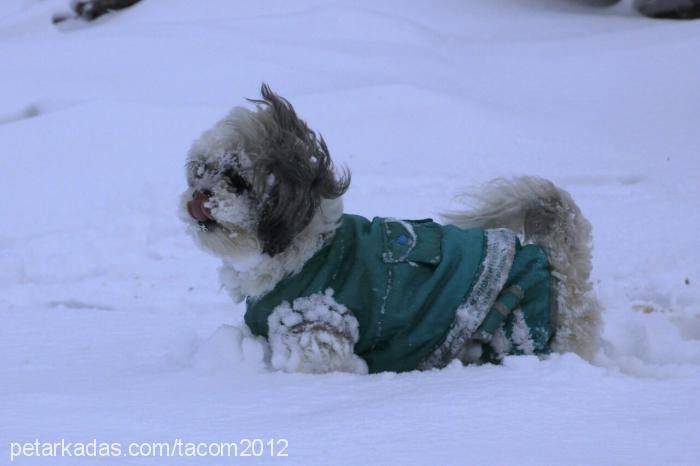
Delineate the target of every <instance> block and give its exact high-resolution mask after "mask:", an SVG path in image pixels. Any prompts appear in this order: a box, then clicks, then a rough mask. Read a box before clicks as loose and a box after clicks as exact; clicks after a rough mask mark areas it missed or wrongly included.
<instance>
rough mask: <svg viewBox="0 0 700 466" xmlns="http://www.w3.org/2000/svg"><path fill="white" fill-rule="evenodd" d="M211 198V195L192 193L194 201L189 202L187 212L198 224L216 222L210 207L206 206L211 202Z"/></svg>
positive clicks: (200, 192) (199, 192) (198, 192)
mask: <svg viewBox="0 0 700 466" xmlns="http://www.w3.org/2000/svg"><path fill="white" fill-rule="evenodd" d="M209 196H210V194H209V193H205V192H202V191H195V192H193V193H192V200H191V201H188V202H187V212H189V213H190V216H191V217H192V218H193V219H195V220H197V221H198V222H212V221H214V220H215V219H214V216H213V215H212V214H211V210H209V207H206V206H205V205H204V204H206V203H207V202H208V201H209Z"/></svg>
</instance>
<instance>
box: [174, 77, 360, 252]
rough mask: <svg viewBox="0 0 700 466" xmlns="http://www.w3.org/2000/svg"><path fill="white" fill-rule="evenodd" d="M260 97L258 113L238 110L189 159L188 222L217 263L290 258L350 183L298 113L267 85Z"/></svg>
mask: <svg viewBox="0 0 700 466" xmlns="http://www.w3.org/2000/svg"><path fill="white" fill-rule="evenodd" d="M261 93H262V99H260V100H250V102H252V103H254V104H255V109H254V110H248V109H245V108H241V107H236V108H234V109H233V110H232V111H231V112H230V113H229V115H228V116H226V117H225V118H224V119H222V120H221V121H219V122H218V123H216V125H214V127H213V128H211V129H210V130H208V131H206V132H205V133H204V134H203V135H202V136H201V137H200V138H199V139H198V140H196V141H195V142H194V144H193V145H192V147H191V149H190V151H189V154H188V156H187V184H188V189H187V190H186V191H185V192H184V193H183V195H182V198H181V202H180V204H181V217H182V218H183V220H184V221H185V222H187V223H188V224H189V226H190V231H191V232H192V233H193V235H194V237H195V240H196V241H197V242H198V243H199V244H200V245H201V246H202V247H204V249H206V250H208V251H209V252H212V253H213V254H215V255H217V256H221V257H236V256H241V255H247V254H267V255H268V256H271V257H272V256H275V255H277V254H279V253H281V252H284V251H285V250H286V249H287V248H288V247H289V246H290V245H291V244H292V242H293V241H294V239H295V238H296V237H297V236H298V235H299V234H300V233H301V232H302V231H303V230H304V229H305V228H307V227H308V226H309V224H310V223H311V221H312V219H313V218H314V215H315V214H316V212H317V210H318V209H319V208H320V206H321V204H322V202H323V201H324V200H327V199H336V198H338V197H339V196H341V195H342V194H343V193H344V192H345V190H346V189H347V187H348V185H349V182H350V177H349V174H347V173H343V174H342V175H341V176H337V175H336V173H335V171H334V169H333V163H332V161H331V158H330V154H329V152H328V148H327V147H326V143H325V142H324V140H323V138H322V137H321V136H319V135H317V134H316V133H315V132H314V131H312V130H311V129H309V127H308V126H307V125H306V123H305V122H304V121H302V120H301V119H300V118H299V117H298V116H297V115H296V112H295V111H294V108H293V107H292V105H291V104H290V103H289V102H288V101H287V100H285V99H284V98H282V97H280V96H278V95H276V94H274V93H273V92H272V91H271V90H270V88H269V87H268V86H267V85H263V86H262V90H261Z"/></svg>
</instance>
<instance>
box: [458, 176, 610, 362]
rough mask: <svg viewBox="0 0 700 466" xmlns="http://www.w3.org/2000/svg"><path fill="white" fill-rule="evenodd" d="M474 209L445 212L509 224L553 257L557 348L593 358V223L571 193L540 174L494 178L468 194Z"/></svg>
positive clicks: (465, 224) (463, 222) (471, 221)
mask: <svg viewBox="0 0 700 466" xmlns="http://www.w3.org/2000/svg"><path fill="white" fill-rule="evenodd" d="M465 198H466V200H468V201H471V202H470V203H469V204H470V205H471V207H473V208H472V210H471V211H468V212H454V213H449V214H445V215H444V217H445V218H446V220H447V221H448V222H449V223H452V224H454V225H456V226H459V227H461V228H509V229H511V230H514V231H515V232H517V233H519V234H520V235H521V237H522V239H523V243H525V244H530V243H534V244H537V245H539V246H541V247H542V248H543V249H544V250H545V252H546V254H547V257H548V258H549V262H550V265H551V266H552V275H553V277H554V287H555V292H556V300H557V313H556V316H555V319H556V323H555V326H556V330H555V332H556V333H555V337H554V342H553V349H554V350H555V351H559V352H566V351H573V352H575V353H577V354H579V355H580V356H581V357H583V358H585V359H587V360H591V359H592V358H593V356H594V355H595V353H596V351H597V348H598V343H599V338H600V322H601V319H600V306H599V304H598V302H597V300H596V298H595V297H594V296H593V294H592V292H591V288H592V285H591V281H590V275H591V247H592V245H591V224H590V223H589V222H588V220H586V218H585V217H584V216H583V214H582V213H581V210H580V209H579V208H578V206H577V205H576V203H575V202H574V201H573V199H572V198H571V195H569V193H567V192H566V191H563V190H561V189H559V188H557V187H556V186H555V185H554V184H553V183H552V182H551V181H548V180H545V179H542V178H536V177H518V178H514V179H512V180H507V179H502V178H501V179H496V180H494V181H492V182H491V183H489V184H488V185H487V186H486V187H485V189H482V190H481V191H479V192H478V193H473V194H467V195H466V196H465Z"/></svg>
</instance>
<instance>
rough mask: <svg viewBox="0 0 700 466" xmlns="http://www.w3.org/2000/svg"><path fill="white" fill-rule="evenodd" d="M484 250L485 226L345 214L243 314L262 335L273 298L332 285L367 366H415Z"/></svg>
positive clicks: (439, 333) (446, 321)
mask: <svg viewBox="0 0 700 466" xmlns="http://www.w3.org/2000/svg"><path fill="white" fill-rule="evenodd" d="M483 253H484V232H483V230H462V229H459V228H457V227H454V226H450V225H447V226H440V225H438V224H436V223H434V222H432V221H431V220H422V221H398V220H392V219H384V218H375V219H374V220H372V221H371V222H370V221H369V220H367V219H365V218H363V217H359V216H355V215H344V216H343V218H342V222H341V224H340V227H339V228H338V230H337V231H336V233H335V236H334V238H333V241H332V242H331V243H330V244H329V245H328V246H326V247H325V248H324V249H322V250H321V251H319V252H318V253H317V254H316V255H315V256H314V257H313V258H312V259H311V260H310V261H308V262H307V263H306V265H305V266H304V268H303V269H302V270H301V272H299V273H298V274H296V275H294V276H292V277H289V278H287V279H285V280H283V281H282V282H280V283H279V284H278V285H277V286H276V287H275V289H274V290H272V291H271V292H270V293H268V294H266V295H265V296H263V297H262V298H260V299H259V300H257V301H253V300H249V302H248V309H247V312H246V315H245V321H246V324H247V325H248V326H249V327H250V329H251V331H252V332H253V333H254V334H257V335H263V336H267V332H268V328H267V318H268V316H269V315H270V314H271V313H272V311H273V310H274V308H275V307H276V306H278V305H279V304H280V303H282V302H283V301H287V302H289V303H291V302H292V301H293V300H294V299H295V298H298V297H301V296H309V295H311V294H314V293H322V292H324V291H325V290H327V289H328V288H330V289H332V290H333V291H334V298H335V300H336V301H337V302H339V303H342V304H343V305H345V306H347V307H348V309H350V310H351V311H352V312H353V313H354V314H355V317H357V319H358V321H359V326H360V339H359V341H358V342H357V344H356V345H355V353H356V354H358V355H359V356H361V357H362V358H363V359H365V361H367V365H368V367H369V370H370V372H382V371H407V370H413V369H415V368H416V367H417V366H418V364H419V363H420V362H421V361H422V360H423V359H425V357H426V356H427V355H428V354H430V352H431V351H433V350H434V349H435V348H436V347H437V346H438V345H439V344H440V343H441V342H442V340H443V339H444V338H445V335H446V333H447V331H448V330H449V328H450V326H451V324H452V322H453V321H454V318H455V312H456V309H457V307H459V305H460V304H461V303H463V302H464V300H465V298H466V296H467V294H468V293H469V291H470V288H471V284H472V282H473V281H474V279H475V277H476V275H477V274H478V272H479V266H480V263H481V259H482V254H483Z"/></svg>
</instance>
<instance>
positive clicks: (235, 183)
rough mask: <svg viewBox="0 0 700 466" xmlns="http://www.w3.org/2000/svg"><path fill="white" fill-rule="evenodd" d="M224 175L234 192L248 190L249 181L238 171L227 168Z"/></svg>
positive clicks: (239, 192)
mask: <svg viewBox="0 0 700 466" xmlns="http://www.w3.org/2000/svg"><path fill="white" fill-rule="evenodd" d="M224 176H226V179H227V180H228V182H229V184H230V185H231V188H233V191H234V192H235V193H236V194H241V193H242V192H244V191H250V183H248V182H247V181H246V180H245V178H243V177H242V176H241V175H240V174H239V173H238V172H236V171H234V170H227V171H226V172H225V173H224Z"/></svg>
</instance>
